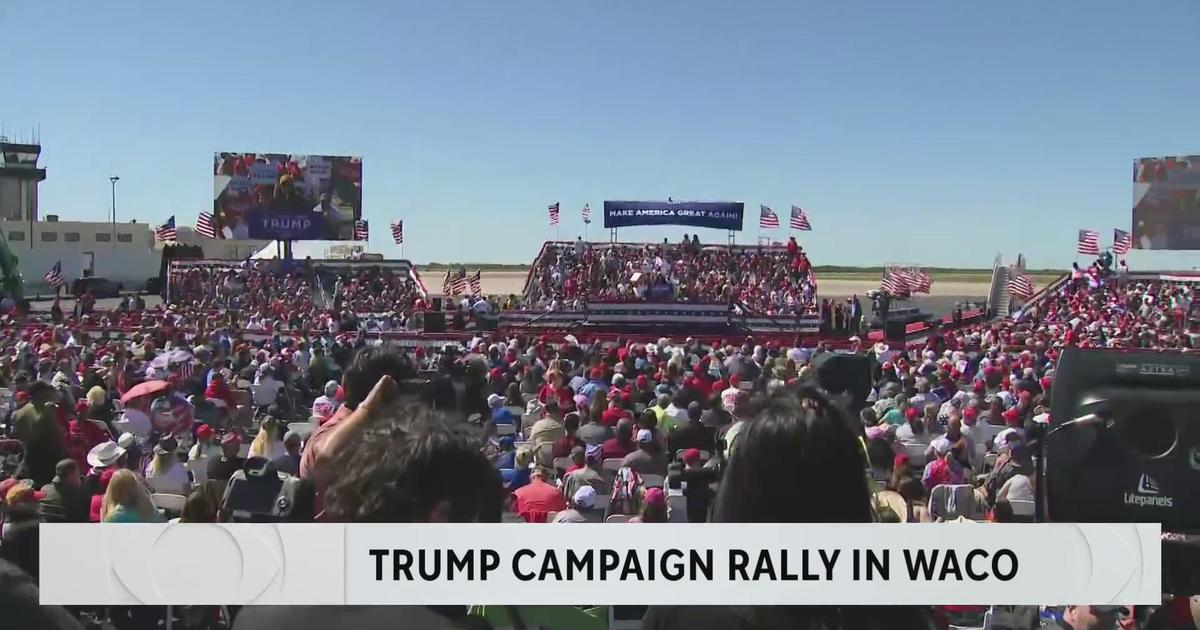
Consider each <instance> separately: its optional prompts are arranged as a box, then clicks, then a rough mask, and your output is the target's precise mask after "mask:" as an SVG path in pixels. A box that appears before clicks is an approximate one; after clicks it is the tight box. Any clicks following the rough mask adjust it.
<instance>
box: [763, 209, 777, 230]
mask: <svg viewBox="0 0 1200 630" xmlns="http://www.w3.org/2000/svg"><path fill="white" fill-rule="evenodd" d="M758 227H760V228H777V227H779V216H778V215H776V214H775V211H774V210H772V209H771V208H770V207H768V206H765V205H760V206H759V207H758Z"/></svg>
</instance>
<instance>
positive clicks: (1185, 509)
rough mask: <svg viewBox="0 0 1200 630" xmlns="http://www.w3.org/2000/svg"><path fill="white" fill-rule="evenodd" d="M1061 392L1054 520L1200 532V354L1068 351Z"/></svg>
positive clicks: (1056, 405)
mask: <svg viewBox="0 0 1200 630" xmlns="http://www.w3.org/2000/svg"><path fill="white" fill-rule="evenodd" d="M1051 395H1052V399H1051V409H1050V418H1051V426H1050V428H1049V432H1048V433H1047V434H1046V436H1045V438H1044V449H1045V450H1044V454H1045V474H1046V479H1045V490H1046V499H1047V501H1046V516H1047V519H1048V520H1051V521H1069V522H1118V523H1125V522H1142V523H1162V525H1163V530H1164V531H1172V532H1181V533H1200V414H1198V413H1197V409H1198V408H1200V357H1196V356H1191V355H1184V354H1172V353H1163V352H1130V351H1113V350H1081V349H1078V348H1068V349H1066V350H1065V351H1063V354H1062V357H1061V358H1060V359H1059V363H1058V368H1057V372H1056V374H1055V378H1054V387H1053V389H1052V390H1051ZM1067 423H1070V424H1069V425H1068V424H1067ZM1059 427H1061V428H1059Z"/></svg>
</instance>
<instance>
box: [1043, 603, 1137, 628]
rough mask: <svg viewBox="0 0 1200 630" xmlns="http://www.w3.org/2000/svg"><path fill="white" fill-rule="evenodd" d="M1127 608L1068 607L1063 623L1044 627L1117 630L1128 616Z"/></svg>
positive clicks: (1064, 612) (1063, 616) (1063, 615)
mask: <svg viewBox="0 0 1200 630" xmlns="http://www.w3.org/2000/svg"><path fill="white" fill-rule="evenodd" d="M1128 615H1129V609H1128V608H1126V607H1125V606H1067V607H1066V608H1065V609H1063V613H1062V621H1061V622H1059V623H1053V622H1051V623H1050V624H1048V625H1043V626H1042V628H1044V629H1046V630H1116V628H1117V622H1118V621H1120V619H1121V617H1124V616H1128Z"/></svg>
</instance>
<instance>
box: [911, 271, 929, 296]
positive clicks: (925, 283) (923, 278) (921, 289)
mask: <svg viewBox="0 0 1200 630" xmlns="http://www.w3.org/2000/svg"><path fill="white" fill-rule="evenodd" d="M913 279H914V282H913V290H912V291H913V293H926V294H928V293H929V289H931V288H933V277H932V276H930V275H929V274H927V273H925V272H924V271H918V272H917V273H916V274H915V275H914V278H913Z"/></svg>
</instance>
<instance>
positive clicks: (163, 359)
mask: <svg viewBox="0 0 1200 630" xmlns="http://www.w3.org/2000/svg"><path fill="white" fill-rule="evenodd" d="M191 360H192V353H191V352H188V351H187V350H184V349H183V348H176V349H174V350H171V351H170V352H164V353H162V354H160V355H158V356H156V357H154V359H153V360H152V361H150V371H153V370H163V371H166V370H167V369H168V368H169V367H170V365H171V364H172V363H178V364H181V365H182V364H184V363H188V362H191Z"/></svg>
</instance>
